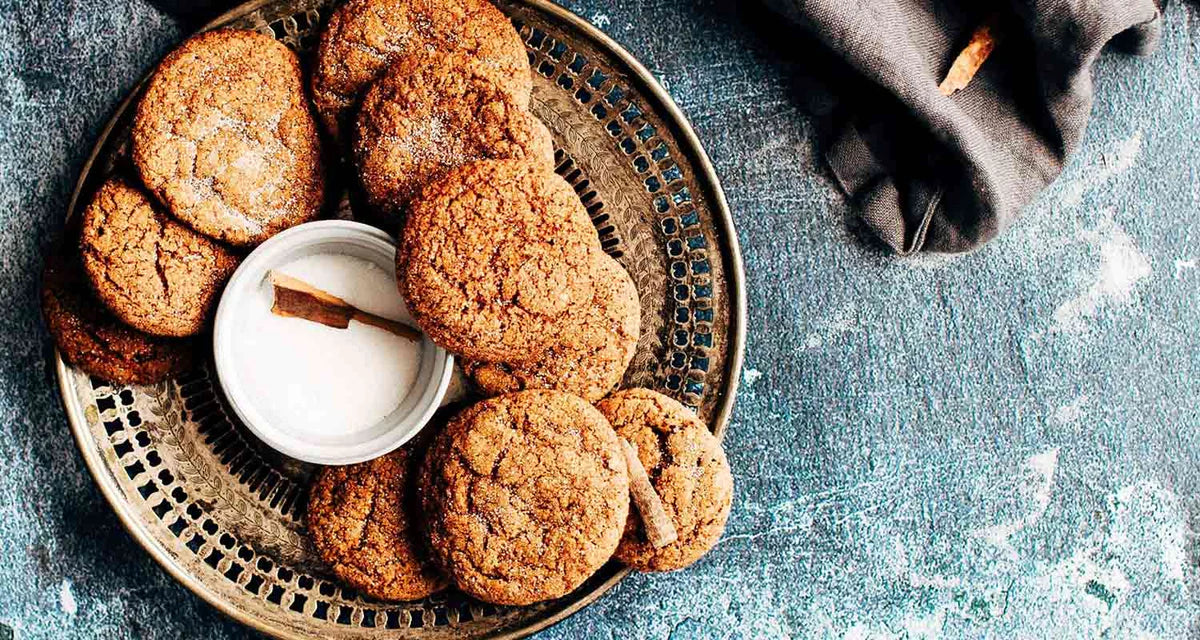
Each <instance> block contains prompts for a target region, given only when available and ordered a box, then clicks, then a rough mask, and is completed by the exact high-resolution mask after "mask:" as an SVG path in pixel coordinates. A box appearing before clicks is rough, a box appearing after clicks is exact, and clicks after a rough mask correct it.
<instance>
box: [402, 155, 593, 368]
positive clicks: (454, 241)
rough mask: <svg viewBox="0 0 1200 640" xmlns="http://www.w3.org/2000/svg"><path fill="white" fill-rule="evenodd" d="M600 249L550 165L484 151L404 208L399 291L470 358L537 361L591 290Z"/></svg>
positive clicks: (422, 321)
mask: <svg viewBox="0 0 1200 640" xmlns="http://www.w3.org/2000/svg"><path fill="white" fill-rule="evenodd" d="M599 253H602V250H601V248H600V240H599V238H598V237H597V235H596V230H595V227H593V226H592V223H591V220H590V219H589V218H588V215H587V211H586V210H585V209H584V208H583V204H581V203H580V202H579V197H578V196H577V195H575V191H574V190H573V189H572V188H571V186H570V185H568V184H567V183H566V182H565V181H564V180H563V179H562V178H560V177H558V176H557V175H555V174H554V173H553V172H552V171H550V170H549V169H546V168H544V167H540V166H534V165H531V164H529V163H527V162H524V161H520V160H484V161H480V162H475V163H472V164H469V165H465V166H463V167H459V168H457V169H453V170H451V171H450V172H449V173H448V174H447V175H446V176H445V177H444V178H443V179H441V180H439V181H437V182H435V183H432V184H430V185H428V186H427V187H426V188H425V189H423V190H422V191H421V194H420V195H419V196H418V197H417V198H416V199H414V201H413V203H412V205H411V206H410V207H409V211H408V219H407V222H406V223H405V227H404V233H403V238H402V239H401V242H400V246H399V248H398V250H397V271H398V282H399V286H400V293H401V294H403V295H404V298H405V300H406V301H407V302H408V308H409V310H410V311H411V312H412V314H413V317H414V318H415V319H416V321H417V323H418V324H419V325H420V326H421V329H422V330H424V331H425V333H426V335H428V336H429V337H430V339H432V340H433V341H434V342H435V343H437V344H438V345H441V346H442V347H444V348H446V349H448V350H450V351H453V352H454V353H458V354H460V355H462V356H464V357H465V358H467V359H469V360H482V361H486V362H508V363H512V364H524V363H530V362H534V361H536V360H537V359H538V358H539V357H541V356H542V355H543V354H544V353H545V351H546V349H547V348H549V347H550V346H553V345H554V344H558V343H560V342H561V340H558V339H557V336H559V335H561V334H563V333H564V332H565V331H568V330H569V321H570V319H571V318H572V317H573V316H576V315H577V314H578V313H580V312H581V310H582V309H584V308H586V307H588V306H590V305H591V303H592V301H593V300H594V299H595V282H594V280H595V278H594V277H593V274H592V272H593V269H594V264H595V259H596V255H597V254H599Z"/></svg>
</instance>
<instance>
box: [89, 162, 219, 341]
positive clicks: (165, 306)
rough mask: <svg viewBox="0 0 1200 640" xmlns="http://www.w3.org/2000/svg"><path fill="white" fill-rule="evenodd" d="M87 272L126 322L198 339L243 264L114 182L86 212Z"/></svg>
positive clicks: (136, 192)
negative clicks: (196, 336) (233, 274)
mask: <svg viewBox="0 0 1200 640" xmlns="http://www.w3.org/2000/svg"><path fill="white" fill-rule="evenodd" d="M80 250H81V251H82V254H83V266H84V269H85V270H86V271H87V275H88V279H89V280H90V281H91V283H92V288H93V290H94V291H95V292H96V295H97V296H98V297H99V298H100V300H101V301H102V302H103V303H104V304H105V306H107V307H108V308H109V310H111V311H112V312H113V314H114V315H116V316H117V317H118V318H119V319H120V320H121V321H122V322H124V323H125V324H127V325H129V326H131V327H133V328H135V329H140V330H142V331H145V332H147V333H152V334H154V335H161V336H188V335H192V334H195V333H199V332H200V331H201V330H202V329H203V328H204V326H205V324H206V323H207V321H208V319H209V316H210V314H211V311H212V309H213V307H214V306H215V305H216V302H217V298H218V296H219V294H220V291H221V287H222V286H224V284H225V281H226V280H227V279H228V278H229V276H230V275H231V274H232V273H233V270H234V269H236V268H237V265H238V261H239V260H238V257H237V256H235V255H234V254H233V253H232V252H230V250H229V249H227V248H225V247H224V246H222V245H220V244H219V243H217V242H215V241H213V240H211V239H209V238H207V237H205V236H202V235H200V234H198V233H196V232H195V231H192V230H191V229H189V228H187V227H185V226H183V225H182V224H180V223H178V222H176V221H175V220H173V219H172V218H170V217H169V216H167V214H165V213H163V212H162V211H159V210H158V209H157V208H155V207H154V205H152V204H151V203H150V200H149V199H148V198H147V197H146V196H145V194H143V193H142V192H141V191H139V190H138V189H135V188H133V187H131V186H129V185H128V184H126V183H125V182H123V181H121V180H119V179H117V178H110V179H109V180H108V182H105V183H104V184H103V185H101V186H100V189H99V190H98V191H97V192H96V195H95V197H94V198H93V199H92V201H91V203H90V204H89V205H88V206H87V208H86V209H85V210H84V212H83V231H82V235H81V237H80Z"/></svg>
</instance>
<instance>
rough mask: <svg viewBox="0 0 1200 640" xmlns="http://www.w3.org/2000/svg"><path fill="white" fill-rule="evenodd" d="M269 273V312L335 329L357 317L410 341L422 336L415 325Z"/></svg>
mask: <svg viewBox="0 0 1200 640" xmlns="http://www.w3.org/2000/svg"><path fill="white" fill-rule="evenodd" d="M270 277H271V285H272V286H273V287H274V288H275V304H274V305H272V306H271V313H274V314H275V315H277V316H283V317H285V318H301V319H304V320H309V321H312V322H318V323H320V324H323V325H325V326H328V327H334V328H335V329H345V328H346V327H349V326H350V321H351V320H357V321H359V322H361V323H362V324H365V325H370V326H372V327H377V328H379V329H383V330H384V331H388V332H390V333H393V334H395V335H398V336H400V337H401V338H407V339H409V340H412V341H413V342H417V341H419V340H420V339H421V332H420V331H418V330H417V329H415V328H414V327H410V326H408V325H406V324H404V323H402V322H396V321H395V320H390V319H388V318H384V317H382V316H377V315H375V314H373V313H368V312H366V311H363V310H362V309H358V308H356V307H355V306H354V305H351V304H350V303H348V302H346V301H345V300H342V299H341V298H339V297H337V296H335V295H333V294H331V293H329V292H326V291H322V290H320V289H318V288H316V287H314V286H312V285H310V284H308V283H307V282H304V281H303V280H300V279H299V278H293V277H292V276H289V275H287V274H286V273H281V272H279V271H272V272H271V273H270Z"/></svg>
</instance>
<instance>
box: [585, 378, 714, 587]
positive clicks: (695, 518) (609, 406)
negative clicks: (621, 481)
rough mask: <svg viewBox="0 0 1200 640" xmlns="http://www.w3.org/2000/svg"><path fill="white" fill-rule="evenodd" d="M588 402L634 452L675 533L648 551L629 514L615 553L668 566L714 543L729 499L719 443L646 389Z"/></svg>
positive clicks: (646, 564) (639, 565)
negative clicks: (670, 539)
mask: <svg viewBox="0 0 1200 640" xmlns="http://www.w3.org/2000/svg"><path fill="white" fill-rule="evenodd" d="M596 407H597V408H598V409H599V410H600V412H601V413H603V414H604V415H605V417H606V418H608V420H609V422H610V423H611V424H612V426H613V429H615V430H616V432H617V435H619V436H620V437H622V438H624V439H626V440H628V441H629V442H630V443H631V444H633V445H634V446H635V447H636V448H637V451H638V459H639V460H640V461H641V463H642V466H644V467H646V472H647V475H649V476H650V480H651V484H652V485H653V486H654V489H655V491H656V492H657V493H658V495H659V497H660V498H661V499H662V502H663V507H664V508H665V509H666V511H667V515H668V516H670V518H671V521H672V522H673V523H674V525H675V529H676V533H677V534H678V535H679V539H678V540H676V541H675V542H674V543H672V544H670V545H667V546H665V547H663V548H661V549H655V548H654V547H653V546H652V545H651V544H650V542H649V541H648V540H647V539H646V535H645V532H644V529H643V527H642V525H641V520H640V519H639V518H638V516H637V514H636V513H631V514H630V517H629V520H628V522H627V523H626V526H625V533H624V535H623V536H622V538H621V544H620V546H619V547H617V551H616V554H615V555H616V557H617V559H618V560H620V561H622V562H624V563H625V564H627V565H629V566H631V567H633V568H635V569H638V570H641V571H674V570H676V569H682V568H683V567H686V566H688V565H690V564H692V563H693V562H695V561H696V560H698V559H699V558H700V557H701V556H703V555H704V554H705V553H706V552H707V551H708V550H709V549H711V548H712V547H713V546H715V545H716V544H717V541H718V540H720V538H721V534H722V532H723V531H724V530H725V523H726V521H727V520H728V518H729V510H730V507H731V504H732V501H733V476H732V474H731V473H730V470H729V463H728V461H727V460H726V458H725V452H724V450H723V449H722V448H721V444H720V442H718V441H717V439H716V437H715V436H713V435H712V433H711V432H709V430H708V428H707V427H705V426H704V423H702V422H700V421H699V419H697V418H696V416H695V414H694V413H692V412H691V411H690V410H689V409H688V408H687V407H684V406H683V405H682V404H680V403H679V402H677V401H675V400H674V399H672V398H669V397H667V396H664V395H662V394H660V393H657V392H655V391H650V390H649V389H629V390H625V391H618V392H616V393H614V394H612V395H611V396H609V397H607V398H605V399H604V400H601V401H600V402H599V403H597V405H596Z"/></svg>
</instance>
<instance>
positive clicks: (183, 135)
mask: <svg viewBox="0 0 1200 640" xmlns="http://www.w3.org/2000/svg"><path fill="white" fill-rule="evenodd" d="M131 137H132V141H133V150H132V156H133V161H134V164H135V166H136V167H137V168H138V171H139V173H140V174H141V177H142V180H143V181H144V182H145V183H146V186H147V188H148V189H149V190H150V191H151V192H152V193H153V194H154V195H155V196H156V197H157V198H158V199H159V200H160V201H161V202H162V203H163V204H165V205H166V206H167V207H168V208H169V209H170V210H171V212H172V213H173V214H175V216H176V217H178V218H179V219H180V220H182V221H183V222H185V223H186V224H188V225H189V226H191V227H192V228H194V229H196V230H197V231H199V232H200V233H203V234H205V235H208V236H211V237H213V238H217V239H219V240H223V241H225V242H229V243H232V244H237V245H253V244H257V243H259V242H262V241H263V240H265V239H266V238H268V237H270V236H271V235H274V234H275V233H277V232H278V231H281V230H283V229H285V228H287V227H290V226H292V225H295V224H299V223H301V222H306V221H308V220H311V219H313V218H315V217H316V216H317V214H318V213H319V211H320V207H321V205H322V202H323V199H324V180H325V179H324V168H323V167H322V166H321V148H320V140H319V137H318V135H317V130H316V122H315V120H314V119H313V116H312V113H311V111H310V110H309V106H308V101H307V99H306V96H305V88H304V82H303V79H302V75H301V71H300V62H299V59H298V58H297V57H296V54H295V53H293V52H292V51H291V50H290V49H288V48H287V47H286V46H285V45H283V44H282V43H280V42H278V41H276V40H275V39H273V38H271V37H269V36H265V35H263V34H260V33H256V32H252V31H240V30H232V29H224V30H218V31H210V32H206V33H203V34H200V35H198V36H195V37H193V38H191V39H190V40H188V41H187V42H185V43H184V44H183V45H182V46H180V47H179V48H178V49H176V50H175V51H174V52H172V53H171V54H170V55H168V56H167V57H166V58H165V59H164V60H163V62H162V63H161V64H160V65H159V67H158V69H157V70H156V71H155V74H154V76H153V78H152V79H151V81H150V84H149V86H148V87H147V89H146V92H145V94H144V95H143V96H142V99H141V101H140V102H139V103H138V109H137V115H136V116H135V118H134V124H133V131H132V134H131Z"/></svg>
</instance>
